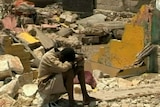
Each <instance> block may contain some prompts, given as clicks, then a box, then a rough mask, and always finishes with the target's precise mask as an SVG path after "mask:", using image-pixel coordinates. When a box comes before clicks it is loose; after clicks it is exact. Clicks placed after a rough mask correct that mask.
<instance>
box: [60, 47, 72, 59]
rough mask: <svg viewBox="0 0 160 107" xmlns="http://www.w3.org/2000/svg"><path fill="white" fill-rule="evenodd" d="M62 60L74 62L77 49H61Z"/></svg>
mask: <svg viewBox="0 0 160 107" xmlns="http://www.w3.org/2000/svg"><path fill="white" fill-rule="evenodd" d="M60 54H61V57H62V61H68V62H73V61H74V60H75V51H74V49H73V48H68V47H67V48H64V49H63V50H62V51H60Z"/></svg>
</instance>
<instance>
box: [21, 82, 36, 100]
mask: <svg viewBox="0 0 160 107" xmlns="http://www.w3.org/2000/svg"><path fill="white" fill-rule="evenodd" d="M22 90H23V93H24V95H25V96H27V97H31V96H33V95H35V93H36V92H37V90H38V86H37V84H26V85H24V86H23V87H22Z"/></svg>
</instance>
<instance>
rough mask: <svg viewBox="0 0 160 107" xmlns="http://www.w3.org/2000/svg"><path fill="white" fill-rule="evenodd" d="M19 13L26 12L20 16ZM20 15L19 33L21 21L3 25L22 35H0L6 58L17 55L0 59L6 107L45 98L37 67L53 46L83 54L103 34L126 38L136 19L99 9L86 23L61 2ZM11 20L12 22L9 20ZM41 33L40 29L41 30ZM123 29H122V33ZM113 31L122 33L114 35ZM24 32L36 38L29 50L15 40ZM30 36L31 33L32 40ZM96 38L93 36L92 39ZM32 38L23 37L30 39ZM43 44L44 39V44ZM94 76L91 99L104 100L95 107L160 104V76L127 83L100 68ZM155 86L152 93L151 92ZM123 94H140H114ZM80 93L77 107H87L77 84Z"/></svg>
mask: <svg viewBox="0 0 160 107" xmlns="http://www.w3.org/2000/svg"><path fill="white" fill-rule="evenodd" d="M22 10H23V11H22ZM30 10H33V11H32V12H33V13H30V12H31V11H30ZM17 11H19V12H21V13H16V12H17ZM14 12H15V14H16V15H17V17H16V18H18V19H17V20H18V22H17V26H20V27H21V28H22V29H21V30H20V29H16V26H15V23H12V24H13V26H7V21H4V22H3V24H4V25H6V26H4V27H6V28H10V29H12V30H13V29H14V30H15V29H16V30H15V31H14V32H12V33H15V32H16V33H15V35H12V36H11V37H13V38H12V39H13V40H12V39H11V37H10V36H7V34H6V35H3V36H2V37H0V46H1V48H2V49H1V48H0V53H1V50H2V52H3V51H5V52H4V53H3V54H11V55H12V57H13V60H3V61H2V59H1V58H0V65H1V68H0V79H1V81H0V107H36V106H37V104H38V101H37V100H38V98H39V94H38V93H37V81H36V78H37V72H38V71H37V68H34V67H35V66H34V64H35V62H34V61H35V60H36V59H34V58H35V56H36V58H37V59H38V60H40V59H41V57H42V56H43V54H44V53H45V51H46V50H47V49H49V48H52V47H63V46H70V47H74V48H75V49H77V50H78V49H81V48H82V46H83V44H92V43H93V44H94V43H98V44H99V43H100V40H101V38H100V37H101V36H106V37H107V39H112V37H110V35H112V36H113V35H114V37H116V35H118V38H121V37H120V36H121V34H122V33H121V32H123V28H124V25H125V23H127V22H129V21H130V19H131V18H132V17H133V15H134V14H133V13H130V12H115V11H100V10H97V12H95V13H94V15H92V16H91V17H87V18H83V19H81V18H79V16H78V15H77V14H75V13H71V12H67V11H63V10H62V7H61V6H59V5H57V4H54V5H51V6H48V7H45V8H30V7H28V5H23V6H22V7H20V8H16V9H15V10H14ZM34 13H37V19H36V20H34V19H32V18H29V17H26V16H25V15H27V14H32V15H33V17H34V15H35V14H34ZM18 14H20V15H18ZM7 20H9V18H8V19H7ZM34 23H35V24H36V25H35V24H34ZM102 23H105V24H102ZM115 23H116V24H115ZM36 29H38V31H37V30H36ZM119 30H122V31H121V32H120V33H117V32H118V31H119ZM27 31H28V32H27ZM40 31H41V32H40ZM97 31H99V32H97ZM113 31H114V32H116V31H117V32H116V33H113ZM2 32H3V31H2ZM19 33H23V34H24V35H25V37H28V38H30V37H32V40H33V43H31V44H27V46H26V42H23V41H22V39H20V38H19V39H20V40H21V43H22V44H23V45H22V44H21V43H20V44H19V43H14V42H18V41H17V38H14V37H18V34H19ZM28 33H29V35H28V36H26V35H27V34H28ZM37 34H38V35H37ZM91 35H92V37H90V36H91ZM42 36H43V37H42ZM40 37H42V38H48V39H47V40H50V43H51V44H48V43H47V42H46V41H43V39H40ZM84 37H87V38H84ZM28 38H23V39H24V40H27V39H28ZM95 38H96V39H95ZM97 38H99V39H97ZM84 39H85V40H84ZM37 40H39V41H38V44H37ZM82 40H84V41H82ZM97 40H99V41H97ZM30 41H31V40H29V42H30ZM35 41H36V42H35ZM52 43H53V44H52ZM24 44H25V45H24ZM28 48H30V49H28ZM7 49H8V50H7ZM26 50H27V51H26ZM32 50H33V51H32ZM28 51H29V52H28ZM17 52H18V53H17ZM30 54H31V57H30ZM34 55H35V56H34ZM0 56H2V55H0ZM16 56H18V57H19V58H20V59H18V57H16ZM10 59H12V58H10ZM33 60H34V61H33ZM15 62H16V63H15ZM35 65H36V64H35ZM32 67H33V68H32ZM3 73H5V74H3ZM11 74H12V75H11ZM3 75H4V76H3ZM152 75H153V77H151V78H149V76H152ZM1 76H2V77H1ZM93 76H94V77H95V79H96V81H97V87H96V88H95V89H91V87H90V86H89V85H86V87H87V90H88V92H89V94H90V95H91V96H94V95H97V96H94V97H98V98H99V99H100V100H98V101H93V102H91V103H90V104H89V107H159V106H160V101H159V95H160V92H159V91H156V92H152V90H153V89H154V88H155V90H158V89H159V88H160V84H159V82H160V79H159V77H160V75H159V74H143V75H141V76H138V77H134V78H126V79H123V78H120V77H113V78H111V77H110V76H109V75H108V74H103V73H102V72H101V71H99V70H94V71H93ZM150 87H151V88H152V89H150ZM143 89H147V90H149V92H148V93H146V92H145V90H144V91H143ZM137 90H142V92H140V93H136V92H137ZM121 91H126V92H128V93H130V92H135V93H133V95H132V94H129V95H126V94H124V95H126V96H123V93H121V94H118V95H117V96H118V97H116V95H114V92H115V93H116V92H117V93H118V92H119V93H120V92H121ZM143 92H144V93H143ZM4 93H5V94H4ZM74 93H75V99H76V100H77V103H78V104H79V106H82V102H80V101H79V100H82V96H81V90H80V86H79V85H75V86H74ZM107 93H108V94H109V93H111V96H107ZM104 94H106V95H104ZM112 94H113V96H112ZM137 94H139V95H137ZM109 95H110V94H109ZM114 97H116V98H114ZM66 98H67V95H64V96H62V97H61V99H60V100H59V102H58V105H61V106H62V107H65V106H66V104H67V103H68V101H67V100H64V99H66Z"/></svg>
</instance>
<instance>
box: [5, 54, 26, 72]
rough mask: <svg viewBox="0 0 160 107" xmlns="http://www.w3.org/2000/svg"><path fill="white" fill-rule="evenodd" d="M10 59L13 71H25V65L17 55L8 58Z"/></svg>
mask: <svg viewBox="0 0 160 107" xmlns="http://www.w3.org/2000/svg"><path fill="white" fill-rule="evenodd" d="M8 61H9V66H10V68H11V70H12V71H15V72H16V73H17V74H22V73H23V70H24V68H23V65H22V63H21V61H20V59H19V58H18V57H17V56H13V57H12V58H11V59H8Z"/></svg>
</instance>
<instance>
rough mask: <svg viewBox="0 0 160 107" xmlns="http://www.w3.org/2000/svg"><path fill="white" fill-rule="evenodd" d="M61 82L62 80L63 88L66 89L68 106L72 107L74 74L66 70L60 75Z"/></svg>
mask: <svg viewBox="0 0 160 107" xmlns="http://www.w3.org/2000/svg"><path fill="white" fill-rule="evenodd" d="M62 75H63V80H64V86H65V87H66V90H67V93H68V98H69V104H70V105H71V106H72V104H73V103H74V97H73V78H74V73H73V70H68V71H67V72H64V73H62Z"/></svg>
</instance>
